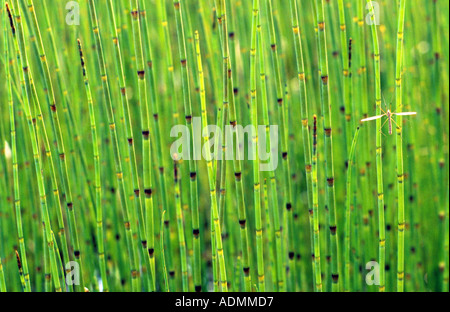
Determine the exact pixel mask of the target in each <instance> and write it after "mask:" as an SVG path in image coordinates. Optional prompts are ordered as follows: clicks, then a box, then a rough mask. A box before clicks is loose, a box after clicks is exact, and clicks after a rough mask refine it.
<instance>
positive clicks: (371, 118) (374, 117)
mask: <svg viewBox="0 0 450 312" xmlns="http://www.w3.org/2000/svg"><path fill="white" fill-rule="evenodd" d="M380 108H381V107H380ZM381 110H382V111H383V113H384V114H381V115H377V116H372V117H369V118H364V119H361V122H365V121H370V120H376V119H379V118H381V117H383V116H386V117H387V119H386V120H385V121H384V123H383V124H382V125H381V128H383V126H384V124H385V123H386V121H389V135H391V134H392V122H394V123H395V121H394V120H393V119H392V116H393V115H397V116H410V115H416V114H417V112H401V113H392V112H391V110H390V109H388V110H387V111H386V112H384V110H383V109H382V108H381ZM395 124H397V123H395Z"/></svg>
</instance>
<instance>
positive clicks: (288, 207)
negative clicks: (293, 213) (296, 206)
mask: <svg viewBox="0 0 450 312" xmlns="http://www.w3.org/2000/svg"><path fill="white" fill-rule="evenodd" d="M291 208H292V204H291V203H286V209H287V210H288V211H289V210H291Z"/></svg>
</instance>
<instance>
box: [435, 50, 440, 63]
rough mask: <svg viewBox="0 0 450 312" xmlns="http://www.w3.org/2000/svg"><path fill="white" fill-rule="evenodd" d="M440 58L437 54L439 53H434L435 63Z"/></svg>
mask: <svg viewBox="0 0 450 312" xmlns="http://www.w3.org/2000/svg"><path fill="white" fill-rule="evenodd" d="M440 58H441V55H440V54H439V52H436V53H434V59H435V60H436V61H438V60H439V59H440Z"/></svg>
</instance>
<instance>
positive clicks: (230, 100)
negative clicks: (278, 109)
mask: <svg viewBox="0 0 450 312" xmlns="http://www.w3.org/2000/svg"><path fill="white" fill-rule="evenodd" d="M216 8H217V16H218V22H219V31H221V34H222V41H221V44H222V60H223V63H222V67H223V88H222V90H223V93H222V98H223V110H224V112H223V115H222V120H223V121H224V120H225V119H224V115H225V108H226V107H228V105H230V107H229V112H230V125H231V126H232V128H233V129H232V132H233V137H235V138H238V137H239V136H238V133H237V127H236V126H237V124H238V122H237V116H236V106H235V98H234V95H233V93H230V92H229V91H230V90H234V89H233V75H232V67H231V60H230V53H229V45H228V22H227V12H226V11H227V8H226V3H225V1H224V0H219V1H216ZM238 141H239V140H238V139H236V142H237V143H236V144H235V145H234V144H233V155H235V157H234V161H233V168H234V177H235V186H236V197H237V203H238V204H237V206H238V218H239V226H240V236H241V249H242V270H243V273H244V283H245V291H247V292H249V291H251V289H252V281H251V274H250V258H249V246H248V231H247V215H246V212H245V198H244V187H243V181H242V166H241V160H240V158H239V157H238V155H239V154H240V147H239V143H238Z"/></svg>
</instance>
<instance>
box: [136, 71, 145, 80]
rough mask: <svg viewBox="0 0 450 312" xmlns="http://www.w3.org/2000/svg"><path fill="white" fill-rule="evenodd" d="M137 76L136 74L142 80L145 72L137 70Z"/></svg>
mask: <svg viewBox="0 0 450 312" xmlns="http://www.w3.org/2000/svg"><path fill="white" fill-rule="evenodd" d="M137 74H138V77H139V79H144V77H145V70H138V72H137Z"/></svg>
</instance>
